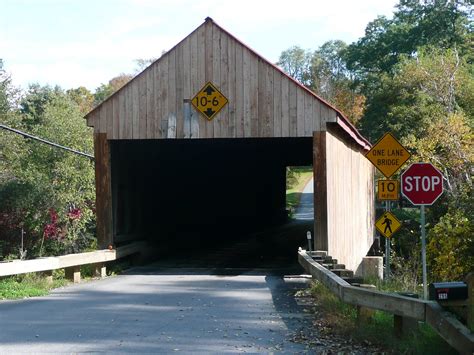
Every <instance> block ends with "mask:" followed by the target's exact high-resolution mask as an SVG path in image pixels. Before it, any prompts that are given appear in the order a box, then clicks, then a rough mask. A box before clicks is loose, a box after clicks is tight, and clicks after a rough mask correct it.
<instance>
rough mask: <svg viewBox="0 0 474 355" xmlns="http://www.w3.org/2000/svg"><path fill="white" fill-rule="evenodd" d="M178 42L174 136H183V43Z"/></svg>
mask: <svg viewBox="0 0 474 355" xmlns="http://www.w3.org/2000/svg"><path fill="white" fill-rule="evenodd" d="M186 41H187V39H185V40H184V42H182V43H181V44H179V45H178V46H177V47H176V48H175V50H176V68H175V69H176V98H175V99H176V137H177V138H184V113H183V107H184V102H183V99H184V94H183V93H184V43H185V42H186Z"/></svg>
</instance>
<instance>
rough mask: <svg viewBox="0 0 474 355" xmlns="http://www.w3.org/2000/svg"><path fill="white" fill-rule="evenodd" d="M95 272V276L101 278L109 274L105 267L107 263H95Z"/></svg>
mask: <svg viewBox="0 0 474 355" xmlns="http://www.w3.org/2000/svg"><path fill="white" fill-rule="evenodd" d="M94 274H95V277H100V278H101V279H103V278H105V277H106V276H107V269H106V267H105V263H97V264H94Z"/></svg>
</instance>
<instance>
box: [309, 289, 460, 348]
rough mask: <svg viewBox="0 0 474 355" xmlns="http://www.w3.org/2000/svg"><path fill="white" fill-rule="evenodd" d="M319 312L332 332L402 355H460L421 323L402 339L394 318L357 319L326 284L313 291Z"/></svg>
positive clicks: (377, 315) (381, 314)
mask: <svg viewBox="0 0 474 355" xmlns="http://www.w3.org/2000/svg"><path fill="white" fill-rule="evenodd" d="M311 294H312V295H313V297H314V299H315V301H316V304H317V306H318V309H319V310H321V311H322V313H323V315H324V319H325V320H326V321H327V322H328V323H329V327H328V328H329V329H330V330H331V332H336V333H338V334H342V335H348V336H351V337H352V338H354V339H356V340H359V341H361V342H362V341H369V342H371V343H374V344H378V345H380V346H382V347H384V348H387V349H391V350H393V351H394V352H395V353H400V354H457V352H456V351H455V350H454V349H453V348H451V347H450V346H449V344H448V343H446V342H445V341H444V340H443V339H442V338H441V337H440V336H439V335H438V334H437V333H436V332H435V331H434V330H433V329H432V328H431V327H430V326H428V325H426V324H423V323H421V324H420V325H419V327H418V329H417V330H415V331H414V332H413V333H412V334H410V335H405V336H403V337H402V338H401V339H400V338H397V337H396V336H395V334H394V330H393V315H392V314H389V313H385V312H381V311H375V312H374V314H373V316H372V317H371V319H370V320H369V321H366V322H364V321H359V320H358V319H357V308H356V307H355V306H351V305H348V304H345V303H344V302H342V301H340V300H339V299H338V298H337V297H336V296H335V295H334V294H333V293H332V292H331V291H329V290H328V289H327V288H326V287H325V286H324V285H323V284H322V283H320V282H318V281H316V282H314V283H313V285H312V287H311Z"/></svg>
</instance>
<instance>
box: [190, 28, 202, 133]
mask: <svg viewBox="0 0 474 355" xmlns="http://www.w3.org/2000/svg"><path fill="white" fill-rule="evenodd" d="M201 29H202V27H201ZM201 32H202V31H201V30H197V31H196V32H194V33H193V34H192V35H191V37H190V38H189V40H190V64H189V66H190V72H191V79H190V89H189V90H190V92H189V94H188V96H189V99H192V98H193V97H194V95H196V93H197V92H198V91H199V89H200V87H199V85H200V84H199V79H198V77H199V75H198V70H199V60H198V57H199V50H198V41H199V36H200V33H201ZM202 75H204V70H203V73H202ZM190 109H191V132H190V138H199V116H198V115H196V113H197V112H196V111H195V109H194V107H193V105H192V104H191V106H190Z"/></svg>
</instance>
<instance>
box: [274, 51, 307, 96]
mask: <svg viewBox="0 0 474 355" xmlns="http://www.w3.org/2000/svg"><path fill="white" fill-rule="evenodd" d="M310 63H311V53H310V52H309V51H307V50H304V49H303V48H301V47H298V46H293V47H291V48H289V49H287V50H285V51H283V52H282V53H281V54H280V58H279V59H278V62H277V65H279V66H280V67H281V68H282V69H283V71H284V72H285V73H287V74H288V75H289V76H291V77H292V78H294V79H295V80H298V81H299V82H300V83H301V84H303V85H306V86H308V87H310V86H311V82H310V79H309V67H310V65H311V64H310Z"/></svg>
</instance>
